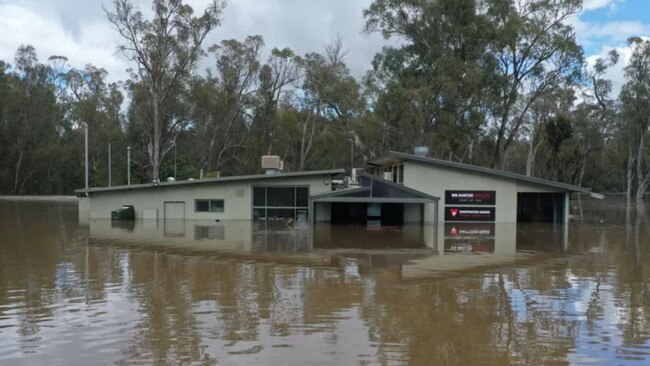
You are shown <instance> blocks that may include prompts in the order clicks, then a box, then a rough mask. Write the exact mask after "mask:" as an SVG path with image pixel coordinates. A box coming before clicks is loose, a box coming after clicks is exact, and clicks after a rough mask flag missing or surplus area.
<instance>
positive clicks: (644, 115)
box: [620, 37, 650, 204]
mask: <svg viewBox="0 0 650 366" xmlns="http://www.w3.org/2000/svg"><path fill="white" fill-rule="evenodd" d="M628 43H629V44H630V46H631V47H632V49H633V51H632V57H631V58H630V60H629V62H628V65H627V66H626V67H625V79H626V83H625V85H623V88H622V89H621V95H620V100H621V109H622V111H621V112H622V118H623V120H624V121H623V123H624V131H626V132H627V135H628V171H627V177H628V179H627V199H628V203H629V202H630V201H631V199H632V197H631V194H632V191H633V186H634V182H636V194H635V196H636V203H637V204H643V202H644V201H643V199H644V196H645V193H646V191H647V190H648V185H650V171H649V169H648V156H647V151H648V150H647V148H648V147H647V135H648V128H650V41H648V40H643V39H641V38H638V37H633V38H630V39H629V40H628Z"/></svg>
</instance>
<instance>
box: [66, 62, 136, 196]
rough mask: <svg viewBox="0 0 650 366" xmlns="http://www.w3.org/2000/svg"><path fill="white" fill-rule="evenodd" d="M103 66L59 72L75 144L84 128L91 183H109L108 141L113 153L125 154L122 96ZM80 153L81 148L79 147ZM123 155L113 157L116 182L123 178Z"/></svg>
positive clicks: (78, 143) (89, 66)
mask: <svg viewBox="0 0 650 366" xmlns="http://www.w3.org/2000/svg"><path fill="white" fill-rule="evenodd" d="M107 76H108V73H107V72H106V70H104V69H101V68H97V67H95V66H93V65H86V66H85V67H84V68H83V69H75V68H70V69H69V70H68V71H67V72H65V74H64V75H63V80H64V82H65V86H66V88H65V92H64V93H62V96H61V98H60V101H61V105H62V107H63V108H64V110H65V114H66V119H67V120H68V121H69V122H70V123H71V124H72V125H73V126H72V127H73V130H72V131H74V132H75V134H74V135H75V137H76V141H75V142H76V146H79V147H80V146H81V144H82V143H81V135H82V134H81V131H83V129H85V128H87V129H88V135H89V140H90V144H89V165H90V167H89V168H90V183H91V185H106V184H112V183H113V182H112V181H110V182H109V176H108V146H107V145H108V144H109V143H110V144H111V147H112V151H114V152H115V153H116V154H118V156H119V154H121V155H125V154H126V144H125V142H126V141H125V135H124V131H123V127H124V126H123V122H124V118H123V117H124V116H123V115H122V111H121V107H122V102H123V101H124V96H123V94H122V92H121V91H120V88H121V85H119V84H117V83H108V82H107V81H106V78H107ZM79 155H81V151H79ZM124 160H125V159H114V162H115V169H112V171H113V172H114V176H113V177H111V178H115V181H116V182H120V183H122V182H125V181H126V179H125V174H124V169H119V168H118V167H120V168H122V167H124V165H125V164H124Z"/></svg>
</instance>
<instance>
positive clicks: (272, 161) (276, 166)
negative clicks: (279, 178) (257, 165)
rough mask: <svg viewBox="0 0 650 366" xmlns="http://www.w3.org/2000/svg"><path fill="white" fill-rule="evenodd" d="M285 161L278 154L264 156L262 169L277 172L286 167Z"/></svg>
mask: <svg viewBox="0 0 650 366" xmlns="http://www.w3.org/2000/svg"><path fill="white" fill-rule="evenodd" d="M283 163H284V162H283V161H282V160H280V157H279V156H277V155H264V156H262V169H264V170H266V174H275V173H277V172H278V171H281V170H282V169H283V168H284V164H283Z"/></svg>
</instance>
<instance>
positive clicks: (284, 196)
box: [266, 187, 295, 207]
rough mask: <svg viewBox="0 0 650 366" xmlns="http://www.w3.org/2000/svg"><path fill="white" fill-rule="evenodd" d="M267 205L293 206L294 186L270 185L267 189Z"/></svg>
mask: <svg viewBox="0 0 650 366" xmlns="http://www.w3.org/2000/svg"><path fill="white" fill-rule="evenodd" d="M266 194H267V195H268V197H267V205H268V206H272V207H293V203H294V198H295V197H294V188H293V187H268V188H267V189H266Z"/></svg>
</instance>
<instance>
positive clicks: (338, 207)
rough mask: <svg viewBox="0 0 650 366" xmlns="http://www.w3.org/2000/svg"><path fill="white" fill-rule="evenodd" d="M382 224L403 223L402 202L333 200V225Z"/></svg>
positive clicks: (398, 224)
mask: <svg viewBox="0 0 650 366" xmlns="http://www.w3.org/2000/svg"><path fill="white" fill-rule="evenodd" d="M369 222H370V223H375V224H380V225H382V226H401V225H404V204H402V203H357V202H333V203H332V219H331V223H332V224H334V225H367V224H368V223H369Z"/></svg>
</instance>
